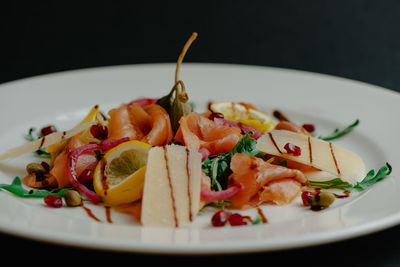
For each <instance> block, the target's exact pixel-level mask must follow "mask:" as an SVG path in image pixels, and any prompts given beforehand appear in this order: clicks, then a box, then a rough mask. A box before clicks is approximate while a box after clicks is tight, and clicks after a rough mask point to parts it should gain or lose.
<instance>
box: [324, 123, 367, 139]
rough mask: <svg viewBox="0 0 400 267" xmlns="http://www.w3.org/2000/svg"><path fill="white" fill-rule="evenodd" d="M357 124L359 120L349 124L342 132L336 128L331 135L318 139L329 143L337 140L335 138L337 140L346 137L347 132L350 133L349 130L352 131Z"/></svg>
mask: <svg viewBox="0 0 400 267" xmlns="http://www.w3.org/2000/svg"><path fill="white" fill-rule="evenodd" d="M359 123H360V120H358V119H357V120H356V121H355V122H354V123H352V124H350V125H349V126H347V127H346V128H345V129H343V130H339V129H338V128H336V129H335V131H333V133H331V134H330V135H328V136H325V137H322V136H319V137H318V138H319V139H322V140H324V141H330V140H333V139H337V138H339V137H341V136H343V135H346V134H348V133H349V132H351V130H353V128H354V127H356V126H357V125H358V124H359Z"/></svg>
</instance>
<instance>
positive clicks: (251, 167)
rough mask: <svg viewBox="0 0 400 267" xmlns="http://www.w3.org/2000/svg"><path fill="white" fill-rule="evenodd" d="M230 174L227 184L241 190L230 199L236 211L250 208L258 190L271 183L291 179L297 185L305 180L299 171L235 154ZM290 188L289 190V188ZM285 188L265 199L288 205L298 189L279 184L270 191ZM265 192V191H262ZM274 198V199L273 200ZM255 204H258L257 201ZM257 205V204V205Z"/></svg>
mask: <svg viewBox="0 0 400 267" xmlns="http://www.w3.org/2000/svg"><path fill="white" fill-rule="evenodd" d="M231 170H232V172H233V173H232V174H231V176H230V177H229V184H230V185H231V186H232V185H237V184H241V185H242V190H241V191H239V192H238V193H237V194H235V195H234V196H233V197H232V198H231V201H232V207H233V208H237V209H247V208H250V207H252V205H251V203H250V202H251V201H253V200H252V199H253V197H255V196H258V193H259V191H260V189H264V187H268V186H269V184H272V182H274V181H277V180H282V179H291V180H294V181H296V182H297V183H298V184H299V185H300V184H303V183H306V182H307V179H306V178H305V176H304V174H303V173H302V172H301V171H299V170H292V169H289V168H286V167H283V166H279V165H273V164H270V163H267V162H265V161H264V160H262V159H260V158H256V157H253V156H249V155H244V154H240V153H236V154H235V155H234V156H233V157H232V160H231ZM289 186H290V188H289ZM282 187H286V188H285V190H287V192H285V193H278V192H275V193H271V194H269V196H272V198H271V197H269V198H268V197H267V196H265V198H266V199H268V200H269V201H271V202H274V201H276V202H279V203H289V202H290V201H291V200H292V199H293V195H297V194H298V192H299V191H298V188H297V187H294V186H293V185H292V184H289V183H287V184H281V185H280V187H278V186H273V187H272V188H270V190H273V191H275V190H280V191H282V190H283V189H282ZM264 190H265V189H264ZM275 197H276V199H274V198H275ZM256 202H259V201H258V200H257V201H256ZM258 204H259V203H258Z"/></svg>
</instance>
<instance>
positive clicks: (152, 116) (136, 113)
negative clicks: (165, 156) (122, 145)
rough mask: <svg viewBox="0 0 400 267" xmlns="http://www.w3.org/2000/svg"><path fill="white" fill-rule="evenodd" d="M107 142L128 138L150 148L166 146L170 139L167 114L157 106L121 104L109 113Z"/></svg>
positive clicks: (170, 129)
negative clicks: (150, 146)
mask: <svg viewBox="0 0 400 267" xmlns="http://www.w3.org/2000/svg"><path fill="white" fill-rule="evenodd" d="M108 115H109V116H110V118H109V120H108V131H109V137H108V140H117V139H120V138H124V137H129V139H130V140H139V141H142V142H145V143H148V144H150V145H152V146H162V145H166V144H168V143H169V142H170V141H171V139H172V137H173V132H172V127H171V121H170V118H169V115H168V113H167V112H166V111H165V110H164V108H162V107H161V106H159V105H156V104H150V105H146V106H140V105H139V104H136V103H133V104H131V105H126V104H123V105H121V106H120V107H118V108H115V109H112V110H110V111H109V113H108Z"/></svg>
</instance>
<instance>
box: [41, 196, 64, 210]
mask: <svg viewBox="0 0 400 267" xmlns="http://www.w3.org/2000/svg"><path fill="white" fill-rule="evenodd" d="M43 200H44V203H46V205H47V206H49V207H51V208H61V207H62V204H63V203H62V198H61V197H60V196H54V195H47V196H45V197H44V199H43Z"/></svg>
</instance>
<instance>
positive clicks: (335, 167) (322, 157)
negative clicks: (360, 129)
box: [256, 130, 365, 185]
mask: <svg viewBox="0 0 400 267" xmlns="http://www.w3.org/2000/svg"><path fill="white" fill-rule="evenodd" d="M287 143H291V144H293V145H296V146H298V147H300V149H301V154H300V155H299V156H294V155H292V154H290V153H287V151H286V149H285V148H284V146H285V145H286V144H287ZM256 148H257V149H259V150H260V151H262V152H265V153H267V154H271V155H275V156H279V157H283V158H286V159H289V160H293V161H296V162H299V163H302V164H306V165H308V166H312V167H315V168H317V169H320V170H321V171H325V172H328V173H330V174H332V175H334V176H335V177H338V178H340V179H342V180H343V181H345V182H348V183H350V184H352V185H354V184H356V183H357V182H360V181H361V180H362V179H364V177H365V164H364V162H363V160H362V159H361V158H360V157H359V156H358V155H356V154H355V153H353V152H352V151H349V150H347V149H344V148H342V147H340V146H337V145H335V144H333V143H331V142H326V141H324V140H321V139H318V138H314V137H309V136H307V135H304V134H300V133H295V132H291V131H287V130H273V131H270V132H269V133H267V134H265V135H263V136H261V137H260V138H259V139H258V142H257V146H256ZM327 177H329V176H327ZM331 178H332V177H331Z"/></svg>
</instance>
